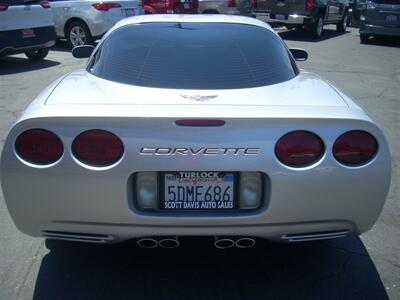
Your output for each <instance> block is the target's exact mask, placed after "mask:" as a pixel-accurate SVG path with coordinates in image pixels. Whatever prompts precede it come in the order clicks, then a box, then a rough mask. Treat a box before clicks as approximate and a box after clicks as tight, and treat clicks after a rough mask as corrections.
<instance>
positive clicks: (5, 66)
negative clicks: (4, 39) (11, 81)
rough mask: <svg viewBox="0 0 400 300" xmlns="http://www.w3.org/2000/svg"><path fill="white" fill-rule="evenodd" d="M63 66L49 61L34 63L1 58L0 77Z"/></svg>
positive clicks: (22, 59) (13, 58)
mask: <svg viewBox="0 0 400 300" xmlns="http://www.w3.org/2000/svg"><path fill="white" fill-rule="evenodd" d="M59 64H61V63H60V62H58V61H53V60H49V59H44V60H39V61H33V60H30V59H28V58H21V57H14V56H7V57H2V58H0V75H9V74H18V73H23V72H28V71H34V70H40V69H46V68H51V67H54V66H57V65H59Z"/></svg>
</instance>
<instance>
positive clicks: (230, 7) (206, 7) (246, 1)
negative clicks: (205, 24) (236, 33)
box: [199, 0, 251, 16]
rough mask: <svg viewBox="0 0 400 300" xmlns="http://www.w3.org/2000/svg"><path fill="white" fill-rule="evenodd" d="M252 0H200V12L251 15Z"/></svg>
mask: <svg viewBox="0 0 400 300" xmlns="http://www.w3.org/2000/svg"><path fill="white" fill-rule="evenodd" d="M250 9H251V1H250V0H199V13H200V14H225V15H243V16H248V15H250Z"/></svg>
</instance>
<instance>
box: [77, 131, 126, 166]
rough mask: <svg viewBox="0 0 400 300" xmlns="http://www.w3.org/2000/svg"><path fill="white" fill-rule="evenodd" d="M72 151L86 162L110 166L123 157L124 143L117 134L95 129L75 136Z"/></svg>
mask: <svg viewBox="0 0 400 300" xmlns="http://www.w3.org/2000/svg"><path fill="white" fill-rule="evenodd" d="M72 152H73V154H74V155H75V157H76V158H77V159H78V160H80V161H81V162H83V163H85V164H88V165H94V166H108V165H112V164H114V163H116V162H117V161H118V160H119V159H120V158H121V157H122V154H123V153H124V145H123V144H122V141H121V140H120V139H119V138H118V137H117V136H116V135H115V134H113V133H111V132H108V131H105V130H100V129H94V130H88V131H85V132H82V133H81V134H80V135H78V136H77V137H76V138H75V140H74V141H73V143H72Z"/></svg>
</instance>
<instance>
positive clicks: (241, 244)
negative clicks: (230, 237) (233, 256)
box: [235, 237, 256, 249]
mask: <svg viewBox="0 0 400 300" xmlns="http://www.w3.org/2000/svg"><path fill="white" fill-rule="evenodd" d="M255 244H256V240H255V239H252V238H248V237H244V238H240V239H237V240H236V242H235V245H236V247H238V248H241V249H244V248H250V247H253V246H254V245H255Z"/></svg>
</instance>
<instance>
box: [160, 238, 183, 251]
mask: <svg viewBox="0 0 400 300" xmlns="http://www.w3.org/2000/svg"><path fill="white" fill-rule="evenodd" d="M158 245H160V247H161V248H166V249H174V248H177V247H178V246H179V240H178V238H175V237H171V238H164V239H161V240H160V241H159V242H158Z"/></svg>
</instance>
